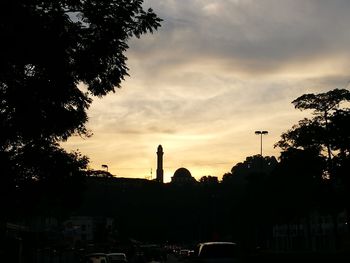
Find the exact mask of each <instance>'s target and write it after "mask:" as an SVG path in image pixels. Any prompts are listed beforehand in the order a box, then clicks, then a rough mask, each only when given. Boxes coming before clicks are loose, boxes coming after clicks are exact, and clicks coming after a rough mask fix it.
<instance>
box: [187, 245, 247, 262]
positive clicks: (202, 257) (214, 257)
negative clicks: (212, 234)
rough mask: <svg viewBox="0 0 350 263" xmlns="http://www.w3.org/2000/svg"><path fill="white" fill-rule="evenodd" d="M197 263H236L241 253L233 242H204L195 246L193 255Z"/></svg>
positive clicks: (239, 259)
mask: <svg viewBox="0 0 350 263" xmlns="http://www.w3.org/2000/svg"><path fill="white" fill-rule="evenodd" d="M194 257H195V261H196V262H198V263H236V262H237V263H238V262H241V253H240V251H239V249H238V246H237V244H236V243H234V242H205V243H200V244H198V245H197V247H196V250H195V253H194Z"/></svg>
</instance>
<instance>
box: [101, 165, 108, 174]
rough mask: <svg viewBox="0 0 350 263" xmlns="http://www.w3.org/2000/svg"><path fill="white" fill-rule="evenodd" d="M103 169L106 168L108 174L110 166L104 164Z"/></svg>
mask: <svg viewBox="0 0 350 263" xmlns="http://www.w3.org/2000/svg"><path fill="white" fill-rule="evenodd" d="M101 167H102V168H105V169H106V170H107V172H108V165H107V164H102V165H101Z"/></svg>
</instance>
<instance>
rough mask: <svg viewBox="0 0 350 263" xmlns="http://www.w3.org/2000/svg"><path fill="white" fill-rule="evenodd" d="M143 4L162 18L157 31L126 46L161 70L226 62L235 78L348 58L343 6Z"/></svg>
mask: <svg viewBox="0 0 350 263" xmlns="http://www.w3.org/2000/svg"><path fill="white" fill-rule="evenodd" d="M160 2H161V3H160ZM148 3H149V5H151V6H153V7H154V8H155V10H156V11H157V10H159V14H160V16H161V17H163V18H164V23H163V28H161V30H160V31H159V32H158V33H157V34H154V35H152V36H147V37H146V40H145V41H144V42H141V41H140V42H139V41H135V42H132V44H133V45H132V50H133V51H132V52H135V54H136V55H137V56H146V57H147V56H152V60H153V59H155V58H156V61H159V66H160V67H161V68H163V69H164V64H166V62H167V61H169V64H170V65H171V66H172V67H176V68H177V67H178V66H179V65H181V64H187V63H192V62H193V61H204V62H209V63H210V62H213V61H214V63H215V61H218V62H220V63H222V61H226V64H227V65H228V67H229V68H231V69H232V68H233V69H235V70H237V71H238V72H243V73H246V74H258V73H259V74H264V73H269V72H275V71H279V70H284V69H289V68H290V67H289V65H290V64H293V65H295V64H297V65H299V66H300V65H303V64H304V63H309V62H310V60H311V61H323V60H328V59H329V58H330V57H334V56H338V57H344V56H347V57H348V56H349V49H348V44H349V42H350V33H349V30H348V27H347V25H348V24H349V22H350V16H348V14H347V11H346V10H349V8H350V2H348V1H332V2H331V3H330V2H329V1H166V0H165V1H147V4H148ZM149 49H152V50H153V51H152V52H151V53H150V52H144V51H145V50H149ZM168 50H171V51H172V52H167V51H168ZM153 52H156V54H159V56H160V57H159V58H158V60H157V56H155V54H154V53H153ZM152 63H153V65H152V66H153V67H155V66H156V65H157V64H156V63H155V61H153V62H152ZM175 65H176V66H175ZM294 68H296V67H294Z"/></svg>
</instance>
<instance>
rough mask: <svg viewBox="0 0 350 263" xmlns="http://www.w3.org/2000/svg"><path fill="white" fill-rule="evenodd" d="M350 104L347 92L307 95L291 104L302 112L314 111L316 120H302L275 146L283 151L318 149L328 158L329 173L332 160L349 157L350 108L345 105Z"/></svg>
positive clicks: (342, 90) (340, 90) (333, 91)
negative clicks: (337, 157) (341, 156)
mask: <svg viewBox="0 0 350 263" xmlns="http://www.w3.org/2000/svg"><path fill="white" fill-rule="evenodd" d="M349 101H350V92H349V91H348V90H346V89H334V90H331V91H328V92H325V93H319V94H304V95H302V96H300V97H299V98H297V99H296V100H294V101H293V102H292V103H293V104H294V105H295V108H297V109H300V110H309V109H311V110H313V115H314V117H312V118H310V119H307V118H305V119H303V120H301V121H299V123H298V124H297V125H294V126H293V127H292V129H290V130H288V131H287V132H285V133H283V134H282V135H281V140H280V141H279V142H277V143H276V145H275V146H277V147H280V148H281V149H282V150H283V151H287V150H288V149H291V148H295V149H303V150H307V149H316V150H317V152H318V154H319V155H323V156H326V157H327V159H328V162H329V165H328V170H330V169H331V167H332V166H333V165H332V164H331V161H332V158H333V157H334V156H336V155H338V154H339V153H342V154H345V155H349V136H350V133H349V128H348V121H349V118H350V112H349V108H347V107H346V105H345V106H343V105H344V103H346V102H349Z"/></svg>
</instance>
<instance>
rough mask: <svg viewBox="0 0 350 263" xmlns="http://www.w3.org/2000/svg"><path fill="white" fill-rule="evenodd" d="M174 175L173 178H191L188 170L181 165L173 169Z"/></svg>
mask: <svg viewBox="0 0 350 263" xmlns="http://www.w3.org/2000/svg"><path fill="white" fill-rule="evenodd" d="M174 177H175V178H191V177H192V175H191V173H190V171H189V170H187V169H186V168H183V167H181V168H179V169H177V170H176V171H175V173H174Z"/></svg>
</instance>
